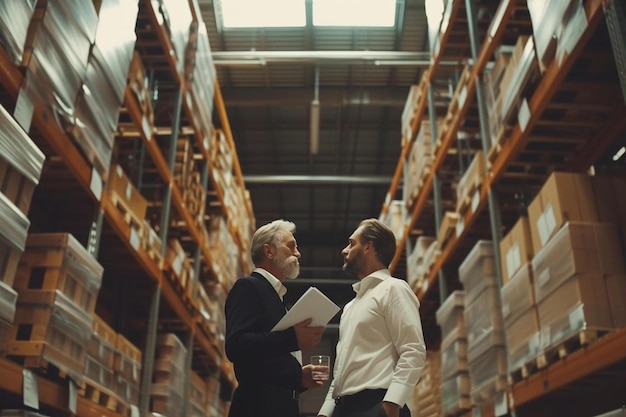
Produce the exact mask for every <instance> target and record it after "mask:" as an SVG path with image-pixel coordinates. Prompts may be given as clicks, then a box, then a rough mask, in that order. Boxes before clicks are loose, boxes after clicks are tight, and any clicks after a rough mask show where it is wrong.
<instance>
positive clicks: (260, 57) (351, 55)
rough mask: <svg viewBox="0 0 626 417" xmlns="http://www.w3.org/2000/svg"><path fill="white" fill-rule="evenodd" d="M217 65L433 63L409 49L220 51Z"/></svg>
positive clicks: (413, 64)
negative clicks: (407, 50) (408, 50)
mask: <svg viewBox="0 0 626 417" xmlns="http://www.w3.org/2000/svg"><path fill="white" fill-rule="evenodd" d="M212 55H213V62H214V64H215V65H216V66H220V65H222V66H238V65H261V66H262V65H266V64H268V63H290V64H294V63H300V64H315V65H324V64H332V65H337V64H348V65H359V64H367V65H383V66H384V65H392V66H400V65H410V66H416V67H428V66H430V64H431V62H430V59H431V58H430V52H406V51H216V52H213V54H212ZM439 65H444V66H445V65H454V66H458V65H462V63H460V62H458V61H450V62H447V61H446V62H442V63H440V64H439Z"/></svg>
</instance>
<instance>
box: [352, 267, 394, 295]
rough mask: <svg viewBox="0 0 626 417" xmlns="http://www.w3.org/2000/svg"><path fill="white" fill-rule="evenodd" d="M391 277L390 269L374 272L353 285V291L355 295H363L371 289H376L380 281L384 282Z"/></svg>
mask: <svg viewBox="0 0 626 417" xmlns="http://www.w3.org/2000/svg"><path fill="white" fill-rule="evenodd" d="M390 277H391V272H389V270H388V269H386V268H384V269H379V270H378V271H374V272H372V273H371V274H369V275H368V276H366V277H365V278H363V279H362V280H360V281H359V282H357V283H354V284H352V289H353V290H354V292H355V293H357V294H359V293H360V292H361V293H362V292H364V291H366V290H367V289H368V288H370V287H375V286H376V285H378V283H379V282H380V281H384V280H385V279H387V278H390Z"/></svg>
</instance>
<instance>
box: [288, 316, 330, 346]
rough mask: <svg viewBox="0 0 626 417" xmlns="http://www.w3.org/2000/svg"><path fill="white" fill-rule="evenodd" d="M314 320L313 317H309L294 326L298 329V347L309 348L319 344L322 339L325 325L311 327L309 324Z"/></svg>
mask: <svg viewBox="0 0 626 417" xmlns="http://www.w3.org/2000/svg"><path fill="white" fill-rule="evenodd" d="M312 322H313V319H311V318H309V319H306V320H304V321H301V322H300V323H297V324H295V325H294V326H293V328H294V330H295V331H296V338H297V339H298V348H299V349H300V350H304V349H309V348H312V347H313V346H315V345H317V344H318V343H319V342H320V340H321V339H322V333H323V332H324V329H325V327H324V326H318V327H309V324H311V323H312Z"/></svg>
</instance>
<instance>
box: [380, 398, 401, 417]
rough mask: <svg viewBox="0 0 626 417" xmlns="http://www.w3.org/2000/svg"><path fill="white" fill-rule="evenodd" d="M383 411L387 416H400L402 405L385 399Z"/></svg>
mask: <svg viewBox="0 0 626 417" xmlns="http://www.w3.org/2000/svg"><path fill="white" fill-rule="evenodd" d="M383 411H384V412H385V415H386V416H387V417H400V406H399V405H398V404H396V403H392V402H389V401H383Z"/></svg>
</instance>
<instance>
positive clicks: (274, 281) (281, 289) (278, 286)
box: [252, 268, 302, 365]
mask: <svg viewBox="0 0 626 417" xmlns="http://www.w3.org/2000/svg"><path fill="white" fill-rule="evenodd" d="M252 272H257V273H259V274H261V275H263V278H265V279H266V280H267V282H269V283H270V284H271V285H272V287H274V289H275V290H276V293H277V294H278V296H279V297H280V301H284V298H285V294H287V287H285V286H284V285H283V283H282V282H280V280H279V279H278V278H276V277H275V276H274V275H272V274H271V273H269V272H268V271H267V270H265V269H263V268H254V270H253V271H252ZM291 355H292V356H293V357H294V358H296V359H297V360H298V362H300V365H302V351H300V350H296V351H294V352H291Z"/></svg>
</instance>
